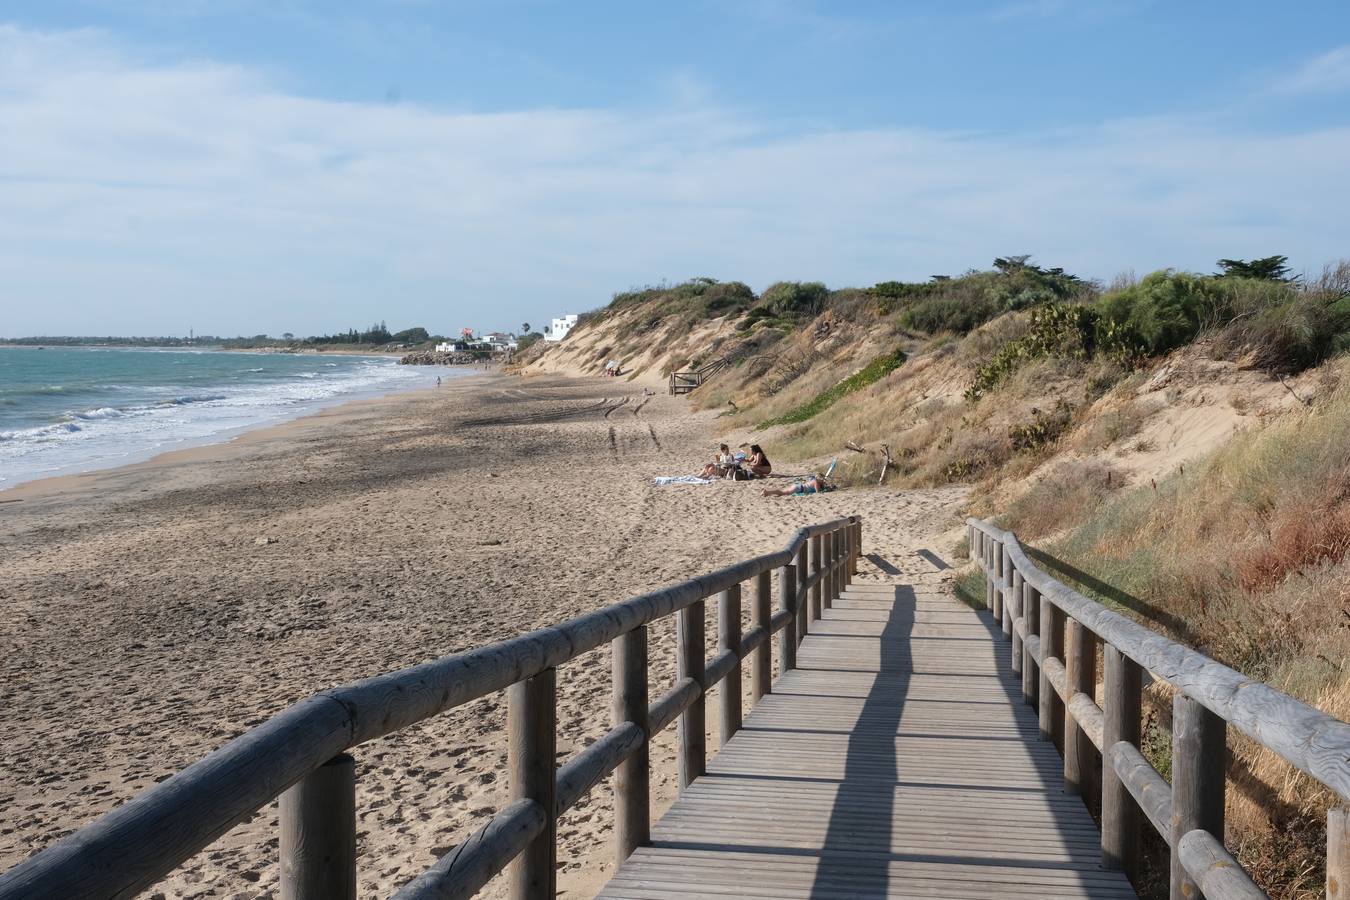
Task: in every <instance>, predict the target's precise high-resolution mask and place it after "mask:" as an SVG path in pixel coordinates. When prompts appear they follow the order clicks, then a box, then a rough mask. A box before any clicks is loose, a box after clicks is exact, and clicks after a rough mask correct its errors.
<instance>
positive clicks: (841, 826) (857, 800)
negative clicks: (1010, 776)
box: [802, 585, 1067, 900]
mask: <svg viewBox="0 0 1350 900" xmlns="http://www.w3.org/2000/svg"><path fill="white" fill-rule="evenodd" d="M876 602H877V606H878V607H881V605H882V603H883V602H885V601H884V600H882V599H881V595H878V598H877V601H876ZM887 612H888V615H887V620H886V624H885V626H884V627H883V629H882V631H881V634H880V635H879V636H878V637H877V638H876V640H877V642H878V644H879V647H878V652H879V654H880V657H879V665H878V667H877V668H878V671H877V675H876V678H875V680H874V681H873V684H872V686H871V688H870V689H869V691H868V693H867V697H866V699H865V700H864V702H863V706H862V709H861V711H860V712H859V715H858V719H857V721H856V723H855V724H854V727H853V729H852V731H851V732H850V733H849V738H848V749H847V751H846V758H845V764H844V775H843V780H842V781H841V782H840V783H839V789H838V791H837V793H836V795H835V800H834V804H833V808H832V810H831V813H830V821H829V825H828V826H827V830H826V834H825V839H824V841H823V843H822V846H821V850H820V854H819V863H818V865H817V868H816V874H815V879H814V881H813V883H812V888H811V894H810V897H811V900H828V898H836V897H838V896H839V895H840V889H841V885H842V884H846V885H847V886H848V887H847V893H848V894H849V895H850V896H859V897H884V896H888V895H889V894H890V893H893V891H894V888H895V887H897V886H892V885H891V884H890V869H891V864H892V863H893V862H896V861H901V860H905V861H918V862H946V863H952V862H957V860H954V859H953V858H952V857H950V856H946V855H938V854H923V853H902V854H897V853H895V852H894V851H893V850H892V844H893V838H894V835H893V834H892V830H891V826H892V823H893V822H894V821H895V811H896V810H895V803H896V795H897V790H898V789H899V788H901V787H903V786H905V785H906V779H905V777H904V776H905V772H904V770H903V766H904V760H902V759H901V758H900V757H899V755H898V753H897V749H898V748H897V743H898V741H899V740H900V738H902V737H905V736H906V735H905V734H904V733H903V732H902V731H901V728H900V726H901V720H902V718H903V717H904V712H905V707H906V704H907V703H908V702H909V700H910V692H911V687H912V680H913V677H914V675H915V674H918V673H916V665H915V661H914V653H913V641H914V630H915V625H916V623H917V621H918V612H919V606H918V597H917V595H916V593H915V590H914V588H913V587H912V586H911V585H896V586H895V591H894V594H893V596H892V598H891V600H890V608H889V610H888V611H887ZM977 615H978V619H979V624H980V626H981V627H982V628H983V629H984V631H985V633H986V639H987V640H988V646H989V648H990V651H991V652H992V653H993V654H994V655H995V657H996V674H995V675H994V677H995V679H996V680H997V682H998V686H999V689H1000V690H1001V691H1002V693H1003V694H1004V696H1005V698H1006V700H1007V702H1008V703H1009V704H1013V705H1016V706H1023V705H1024V704H1025V701H1024V699H1023V697H1022V694H1021V688H1020V685H1019V684H1018V683H1016V681H1015V680H1014V679H1013V678H1012V677H1011V675H1009V674H1008V672H1007V669H1008V666H1007V660H1006V659H1005V658H1004V657H1006V655H1007V650H1006V649H1005V646H1006V645H1005V644H1004V643H1003V642H1002V641H1001V640H1000V638H1001V637H1002V632H1001V629H1000V626H999V624H998V622H997V621H995V620H994V618H993V616H992V615H990V614H989V613H988V611H980V612H978V613H977ZM826 621H828V620H826ZM808 640H810V638H808ZM920 640H923V641H953V640H955V641H964V640H970V638H962V637H950V636H946V637H944V636H927V637H923V638H921V639H920ZM802 668H803V669H806V670H810V669H811V668H813V667H812V666H809V665H803V666H802ZM922 674H924V675H942V674H950V675H951V676H952V677H957V675H958V674H959V673H956V672H952V673H942V672H934V671H931V670H929V669H925V670H924V671H923V672H922ZM1024 718H1025V717H1024ZM1018 724H1019V726H1021V725H1022V724H1023V723H1018ZM1019 730H1022V731H1025V732H1028V733H1026V734H1023V735H1022V739H1023V740H1033V741H1034V740H1038V735H1037V734H1036V733H1035V732H1034V730H1030V729H1025V728H1020V729H1019ZM913 736H921V737H925V738H942V737H946V736H947V735H940V734H930V733H924V734H922V735H913ZM963 738H964V739H967V740H1006V738H997V737H994V738H989V737H980V738H976V737H975V736H963ZM1035 771H1036V775H1037V777H1038V778H1039V779H1040V790H1042V791H1045V792H1052V791H1053V792H1054V794H1056V795H1057V794H1059V792H1060V791H1061V790H1062V788H1063V785H1062V781H1061V779H1060V778H1059V775H1058V773H1057V772H1053V771H1047V770H1046V769H1045V767H1044V766H1040V765H1037V766H1036V767H1035ZM924 786H938V787H945V786H946V785H927V784H925V785H924ZM966 787H971V786H970V785H966ZM977 789H979V790H989V791H1004V790H1009V788H1008V787H1007V786H1005V785H1002V784H996V783H991V784H988V785H978V786H977ZM1016 790H1017V791H1034V790H1035V788H1030V787H1020V788H1017V789H1016ZM1066 837H1067V835H1066ZM959 863H960V864H964V865H987V866H997V865H1015V866H1028V865H1031V866H1035V865H1036V863H1032V862H1029V861H1027V860H1013V859H1005V858H1001V857H990V858H979V859H976V858H969V857H962V858H960V859H959Z"/></svg>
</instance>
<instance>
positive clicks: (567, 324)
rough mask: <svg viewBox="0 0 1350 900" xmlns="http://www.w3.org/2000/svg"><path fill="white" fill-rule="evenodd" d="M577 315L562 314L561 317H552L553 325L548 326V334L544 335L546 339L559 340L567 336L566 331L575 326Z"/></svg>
mask: <svg viewBox="0 0 1350 900" xmlns="http://www.w3.org/2000/svg"><path fill="white" fill-rule="evenodd" d="M576 324H577V317H576V315H575V314H573V315H569V316H563V317H562V318H561V319H554V320H553V326H552V327H551V328H549V330H548V334H546V335H544V340H546V341H561V340H562V339H563V338H565V337H567V335H568V333H569V332H570V331H571V330H572V329H573V328H575V327H576Z"/></svg>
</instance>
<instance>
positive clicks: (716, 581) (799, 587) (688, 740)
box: [0, 517, 862, 900]
mask: <svg viewBox="0 0 1350 900" xmlns="http://www.w3.org/2000/svg"><path fill="white" fill-rule="evenodd" d="M861 539H862V524H861V522H860V520H859V519H858V518H856V517H850V518H845V519H836V520H834V521H831V522H825V523H822V524H819V525H812V526H809V527H806V528H802V529H800V530H798V531H797V532H796V534H795V535H794V536H793V538H792V540H791V541H790V542H789V543H788V545H787V546H786V547H784V548H783V549H782V550H779V551H777V552H775V553H768V554H764V555H762V556H757V557H755V558H753V559H749V560H746V561H744V562H741V563H737V564H735V565H732V566H728V567H726V568H724V569H719V570H717V571H716V572H712V573H710V574H707V575H703V576H700V577H697V578H692V579H690V580H688V581H684V582H682V583H680V584H677V585H674V586H672V587H668V588H664V589H662V590H659V591H654V592H652V593H650V594H644V595H642V596H640V597H634V598H632V599H630V600H626V601H623V602H621V603H616V604H614V605H612V606H608V607H605V608H604V609H600V610H597V611H595V612H592V613H587V614H585V615H582V616H578V617H576V618H574V619H571V620H569V621H567V622H563V623H561V624H559V625H555V626H553V627H550V628H542V629H540V630H538V631H533V632H530V633H529V634H525V635H521V636H519V637H516V638H512V639H510V640H506V641H501V642H498V643H495V644H489V645H487V646H485V647H479V648H476V649H473V650H468V651H465V652H463V653H457V654H454V655H453V656H447V657H444V658H442V659H438V660H435V661H432V662H429V663H425V664H423V665H420V666H414V667H413V668H410V669H404V670H402V671H399V672H392V673H389V674H386V675H380V676H377V677H375V678H370V679H367V680H365V681H359V682H356V683H354V684H351V685H347V686H345V687H339V688H334V689H333V690H328V691H323V692H321V693H318V694H315V695H313V696H311V697H308V698H306V699H304V700H301V701H300V702H298V703H296V704H294V705H293V706H291V707H289V708H288V709H286V710H285V711H283V712H282V713H280V714H279V715H277V716H275V717H274V718H272V719H269V720H268V721H267V722H264V723H263V724H261V725H259V726H257V727H256V728H253V729H252V730H250V731H248V732H246V733H245V734H243V735H241V736H240V737H238V738H236V739H234V740H233V741H231V742H230V743H228V744H226V745H225V746H224V747H222V748H220V749H219V750H217V751H215V752H214V753H212V754H210V755H209V756H207V757H205V758H204V759H202V760H200V761H199V762H196V763H194V764H193V765H191V766H189V767H188V768H186V769H184V770H183V771H181V772H179V773H178V774H176V775H174V776H173V777H172V778H169V779H168V780H166V781H164V782H163V783H162V784H159V785H157V786H155V787H154V788H151V789H150V790H148V791H146V792H145V793H143V794H141V795H139V796H137V797H135V798H133V799H132V800H130V801H129V802H127V803H126V804H124V805H122V806H120V807H118V808H117V809H115V810H113V811H112V812H110V813H108V814H107V815H105V816H103V817H101V818H99V819H98V820H96V821H95V822H93V823H92V824H90V825H88V826H87V827H85V828H83V829H81V830H79V831H77V832H75V833H74V834H73V835H71V836H69V837H67V838H66V839H64V840H62V841H60V842H59V843H57V844H54V845H53V846H51V847H48V848H47V849H45V850H43V851H41V852H40V853H37V854H36V855H34V856H33V857H31V858H29V859H28V860H26V861H25V862H23V863H21V864H20V865H18V866H17V867H15V868H14V869H12V870H10V871H9V872H8V873H6V874H5V875H3V876H0V900H20V898H23V900H45V898H50V900H75V898H110V897H131V896H134V895H135V894H136V893H137V892H138V891H141V890H143V889H145V888H148V887H150V886H151V885H153V884H154V883H155V882H156V881H158V880H159V879H161V878H163V877H164V876H165V875H167V874H168V873H169V872H171V871H172V870H173V869H175V868H176V867H177V866H179V865H180V864H182V863H183V862H185V861H186V860H188V859H189V858H191V857H192V856H193V855H194V854H196V853H197V852H198V851H199V850H201V849H202V848H204V847H205V846H207V845H208V844H210V843H211V842H212V841H214V840H215V839H216V838H218V837H220V836H221V835H222V834H224V833H225V832H227V831H229V830H230V829H231V828H233V827H234V826H235V825H237V824H239V823H240V822H241V821H243V820H244V819H246V818H248V817H250V816H252V815H253V814H254V813H255V812H257V811H258V810H259V809H260V808H261V807H262V806H263V805H265V804H267V803H269V802H271V801H272V800H273V799H275V798H277V797H278V796H280V798H281V802H280V841H279V845H280V857H281V859H280V862H281V896H282V897H283V898H286V900H345V898H354V897H355V896H356V884H357V879H356V778H355V764H354V760H353V758H352V756H351V755H350V754H348V753H347V752H346V751H347V750H349V749H351V748H353V747H357V746H359V745H360V744H363V743H365V742H367V741H370V740H373V739H375V738H378V737H381V736H383V735H386V734H390V733H391V732H394V731H398V730H399V729H401V728H406V727H407V726H409V725H412V724H414V723H416V722H420V721H422V720H424V719H427V718H430V717H431V716H434V715H437V714H439V713H441V712H444V711H445V710H448V709H452V708H453V707H456V706H459V705H461V704H463V703H467V702H468V701H470V700H474V699H476V698H479V697H482V696H484V695H486V694H489V693H492V692H494V691H499V690H502V689H505V690H507V692H508V713H507V718H508V722H507V734H508V771H509V777H510V790H511V802H510V803H509V804H508V805H507V806H506V807H505V808H503V809H502V810H501V811H500V812H498V813H497V814H496V815H495V816H494V817H493V818H492V820H491V821H489V822H488V823H487V824H486V825H484V826H483V827H482V828H480V829H478V830H477V831H476V832H474V833H473V834H472V835H471V836H470V837H469V838H468V839H467V840H466V841H465V842H464V843H463V844H461V845H460V846H458V847H457V848H455V849H454V850H452V851H450V852H449V853H447V854H445V855H444V856H442V857H441V858H440V859H439V860H438V861H437V862H436V863H435V865H433V866H432V867H431V868H430V869H428V870H427V871H426V872H424V873H423V874H422V875H420V876H419V877H417V878H416V879H415V880H413V881H412V882H411V883H409V884H408V885H406V886H405V887H404V888H403V889H402V890H400V891H399V892H398V893H397V894H396V895H395V896H396V897H397V898H399V900H414V898H415V900H428V898H459V897H468V896H470V895H472V894H473V893H474V892H476V891H477V890H478V889H479V888H481V887H482V886H483V885H484V884H485V883H486V882H487V881H488V880H489V879H490V878H492V877H493V876H494V875H496V874H497V873H498V872H500V871H502V870H503V869H505V868H506V867H507V865H508V864H511V863H512V861H513V860H514V865H513V867H512V874H511V895H512V897H514V898H541V900H543V898H547V900H552V898H553V896H554V892H555V889H554V880H555V858H556V853H557V841H556V837H557V835H556V822H557V819H558V816H559V815H561V814H562V813H564V812H566V811H567V810H568V809H569V808H571V807H572V806H574V805H575V804H576V803H577V801H578V800H580V799H581V798H582V797H583V796H585V795H586V793H587V792H588V791H590V789H591V788H592V787H594V786H595V785H596V783H598V782H599V781H600V780H601V779H603V778H605V777H606V776H608V775H609V774H610V773H611V772H612V773H613V774H614V794H615V804H614V805H615V824H614V840H615V850H616V855H617V858H618V860H619V861H620V862H621V861H623V860H624V859H626V858H627V857H628V855H629V854H630V853H632V851H633V849H634V848H636V847H638V846H641V845H642V844H644V843H646V842H647V840H648V826H649V822H650V793H651V792H650V785H649V777H650V776H649V771H648V765H649V760H648V745H649V743H650V741H651V738H652V736H653V735H655V734H657V733H658V732H660V731H662V730H663V729H665V728H666V727H667V726H669V725H670V724H671V723H672V722H675V721H676V720H677V719H678V721H679V739H678V743H679V783H680V787H681V790H683V788H684V787H686V786H687V785H688V784H689V783H690V782H692V781H693V780H694V779H695V778H697V777H698V776H699V775H701V774H703V772H704V766H705V761H706V757H707V752H706V748H705V746H704V743H705V739H704V728H705V708H704V706H705V697H706V695H707V693H708V690H709V689H710V688H711V687H713V686H714V685H718V684H720V685H721V691H720V693H721V700H722V702H721V710H720V715H719V723H720V726H719V733H720V736H721V739H722V740H723V741H726V740H727V739H728V738H730V737H731V735H732V734H734V733H735V732H736V731H737V729H739V727H740V724H741V699H742V698H741V694H742V690H741V663H742V661H743V660H745V659H746V658H747V657H753V658H752V661H751V663H750V684H751V697H752V699H753V700H754V701H758V699H759V698H760V697H762V696H763V695H764V694H767V693H769V692H770V691H771V689H772V688H771V679H772V673H773V661H772V659H771V654H772V649H771V645H772V640H771V638H772V637H773V635H775V634H776V635H778V654H779V669H780V671H786V670H789V669H793V668H795V667H796V656H797V644H798V642H799V641H800V640H801V638H802V636H803V635H805V634H806V632H807V631H808V630H809V628H810V623H811V621H813V620H814V619H816V618H819V616H820V613H821V609H822V606H823V605H824V606H827V605H828V604H829V602H830V601H831V600H832V599H833V598H835V597H838V596H839V594H840V592H841V591H842V590H843V588H844V586H845V585H847V584H848V583H849V581H850V580H851V578H852V576H853V575H854V574H855V573H856V571H857V559H858V554H859V548H860V545H861ZM775 570H776V571H777V572H778V584H777V588H778V591H777V596H778V608H777V609H776V610H773V609H772V608H771V607H772V606H773V599H772V598H773V572H774V571H775ZM746 581H752V582H753V585H754V586H753V597H752V599H751V605H750V622H751V627H750V630H749V631H746V632H744V633H742V631H741V586H742V584H743V583H744V582H746ZM713 595H717V597H718V610H717V629H718V639H717V647H718V652H717V653H716V654H715V655H714V656H713V657H712V658H711V659H706V658H705V655H704V653H705V651H704V640H705V632H704V628H705V610H704V601H705V600H706V599H707V598H708V597H711V596H713ZM808 601H809V602H808ZM671 615H676V616H678V620H677V623H676V624H677V629H676V641H677V653H678V678H677V680H676V682H675V685H674V686H673V687H672V688H671V689H670V690H669V691H666V692H665V693H664V694H662V695H661V696H659V697H657V698H656V699H655V700H654V701H653V700H650V698H649V697H648V678H647V652H648V646H647V626H648V625H649V624H650V623H651V622H654V621H656V620H657V619H660V618H663V617H665V616H671ZM605 643H610V644H611V645H612V652H613V666H614V692H613V717H614V723H615V724H614V727H613V728H612V729H610V731H609V732H608V733H606V734H605V735H604V736H603V737H601V738H600V739H599V740H597V741H596V742H595V743H593V744H591V745H590V746H589V747H587V748H586V749H585V750H583V751H581V752H580V753H578V754H576V755H575V756H573V757H572V758H571V759H569V760H568V761H566V762H565V763H564V764H563V765H562V766H560V767H559V766H557V764H556V760H555V755H554V749H555V746H556V745H555V726H556V698H557V692H556V677H557V675H556V671H557V667H558V666H560V665H562V664H563V663H566V662H568V661H569V660H572V659H575V658H576V657H578V656H580V655H581V654H583V653H586V652H588V651H591V650H594V649H596V648H598V647H600V646H602V645H604V644H605Z"/></svg>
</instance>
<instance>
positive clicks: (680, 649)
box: [675, 600, 708, 792]
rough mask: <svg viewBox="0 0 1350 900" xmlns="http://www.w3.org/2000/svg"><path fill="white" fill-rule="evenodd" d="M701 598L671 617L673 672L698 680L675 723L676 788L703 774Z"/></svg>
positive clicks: (704, 703) (704, 705) (704, 725)
mask: <svg viewBox="0 0 1350 900" xmlns="http://www.w3.org/2000/svg"><path fill="white" fill-rule="evenodd" d="M704 616H705V613H704V610H703V601H702V600H699V601H697V602H696V603H691V604H689V605H688V606H686V607H685V608H684V609H682V610H680V612H679V618H678V619H676V620H675V635H676V643H677V645H678V646H677V650H676V656H677V659H676V667H677V670H678V671H677V676H678V677H679V678H680V679H681V680H683V679H685V678H692V679H693V680H694V682H695V683H696V684H698V696H697V697H695V698H694V702H693V703H690V704H689V708H688V709H686V710H685V711H684V712H682V713H680V723H679V726H678V738H679V743H680V749H679V768H680V791H681V792H683V791H684V789H685V788H687V787H689V785H691V784H693V783H694V779H695V778H698V777H699V776H700V775H702V774H703V772H704V770H705V766H706V764H707V747H706V742H707V738H706V736H705V735H706V729H707V718H706V708H707V692H708V685H707V680H706V679H705V677H704V665H705V657H704V655H703V654H704V649H703V644H704V641H705V640H706V636H705V634H704V621H705V620H704Z"/></svg>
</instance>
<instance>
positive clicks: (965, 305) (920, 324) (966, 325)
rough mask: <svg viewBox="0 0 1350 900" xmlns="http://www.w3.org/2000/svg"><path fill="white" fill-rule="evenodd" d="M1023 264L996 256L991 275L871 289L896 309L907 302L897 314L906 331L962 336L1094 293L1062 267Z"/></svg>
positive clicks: (886, 284) (974, 274) (1023, 261)
mask: <svg viewBox="0 0 1350 900" xmlns="http://www.w3.org/2000/svg"><path fill="white" fill-rule="evenodd" d="M1027 260H1028V257H1025V256H1011V257H999V258H998V259H996V260H994V269H993V271H988V272H975V271H971V272H967V273H966V274H964V275H962V276H960V277H958V278H944V279H935V280H934V281H931V282H929V283H927V284H905V283H903V282H882V283H881V284H878V285H877V286H876V287H874V288H873V289H872V290H873V291H874V292H875V293H877V295H878V296H881V297H884V298H886V299H888V300H890V301H892V302H893V303H894V304H896V305H901V304H906V305H905V308H904V309H903V311H902V312H901V314H900V321H901V323H902V324H903V325H904V326H905V327H906V328H913V329H916V330H919V331H926V332H928V333H930V334H933V333H936V332H941V331H951V332H956V333H958V334H966V333H968V332H970V331H972V330H974V329H975V328H977V327H979V326H980V325H982V324H984V323H985V322H987V321H989V320H990V319H992V318H994V317H995V316H998V315H1000V314H1002V313H1005V312H1009V311H1012V310H1019V309H1029V308H1032V307H1036V306H1040V305H1042V304H1047V303H1056V302H1060V301H1064V300H1068V299H1070V298H1072V297H1075V296H1077V295H1080V294H1089V295H1090V294H1091V293H1092V292H1093V291H1095V288H1094V287H1093V286H1092V285H1090V284H1088V283H1087V282H1085V281H1083V280H1082V279H1081V278H1078V277H1077V276H1076V275H1070V274H1068V273H1066V272H1065V271H1064V270H1063V269H1058V268H1056V269H1043V268H1041V267H1040V266H1037V265H1033V264H1031V263H1029V262H1028V261H1027Z"/></svg>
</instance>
